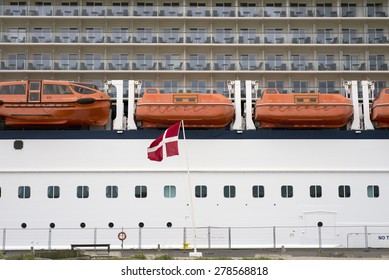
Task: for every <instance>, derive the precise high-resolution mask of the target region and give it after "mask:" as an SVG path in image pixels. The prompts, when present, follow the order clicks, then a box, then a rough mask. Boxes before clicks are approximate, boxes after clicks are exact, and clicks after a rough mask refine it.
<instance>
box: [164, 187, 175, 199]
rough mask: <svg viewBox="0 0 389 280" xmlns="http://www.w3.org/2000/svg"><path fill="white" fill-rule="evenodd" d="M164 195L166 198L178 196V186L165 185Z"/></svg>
mask: <svg viewBox="0 0 389 280" xmlns="http://www.w3.org/2000/svg"><path fill="white" fill-rule="evenodd" d="M163 195H164V197H166V198H173V197H176V186H170V185H168V186H165V187H164V188H163Z"/></svg>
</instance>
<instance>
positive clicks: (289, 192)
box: [281, 185, 293, 198]
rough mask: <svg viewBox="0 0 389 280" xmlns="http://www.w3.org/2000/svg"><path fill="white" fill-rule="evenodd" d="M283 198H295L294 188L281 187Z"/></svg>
mask: <svg viewBox="0 0 389 280" xmlns="http://www.w3.org/2000/svg"><path fill="white" fill-rule="evenodd" d="M281 196H282V197H287V198H290V197H293V186H290V185H284V186H282V187H281Z"/></svg>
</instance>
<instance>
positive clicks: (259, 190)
mask: <svg viewBox="0 0 389 280" xmlns="http://www.w3.org/2000/svg"><path fill="white" fill-rule="evenodd" d="M264 196H265V187H264V186H262V185H255V186H253V197H256V198H262V197H264Z"/></svg>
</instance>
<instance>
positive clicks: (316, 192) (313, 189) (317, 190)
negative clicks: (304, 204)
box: [309, 185, 322, 197]
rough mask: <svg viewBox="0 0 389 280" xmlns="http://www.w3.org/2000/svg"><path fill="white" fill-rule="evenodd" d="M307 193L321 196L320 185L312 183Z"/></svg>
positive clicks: (312, 195)
mask: <svg viewBox="0 0 389 280" xmlns="http://www.w3.org/2000/svg"><path fill="white" fill-rule="evenodd" d="M309 194H310V196H311V197H321V195H322V192H321V186H320V185H312V186H310V187H309Z"/></svg>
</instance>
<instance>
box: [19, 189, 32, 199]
mask: <svg viewBox="0 0 389 280" xmlns="http://www.w3.org/2000/svg"><path fill="white" fill-rule="evenodd" d="M30 196H31V188H30V187H29V186H20V187H19V190H18V197H19V198H30Z"/></svg>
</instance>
